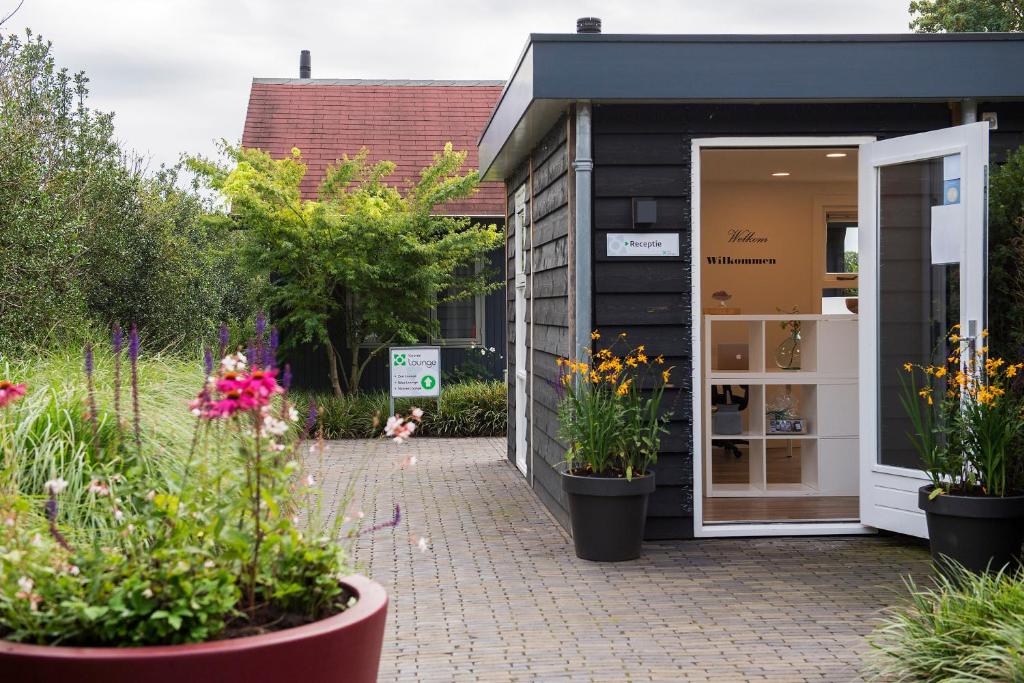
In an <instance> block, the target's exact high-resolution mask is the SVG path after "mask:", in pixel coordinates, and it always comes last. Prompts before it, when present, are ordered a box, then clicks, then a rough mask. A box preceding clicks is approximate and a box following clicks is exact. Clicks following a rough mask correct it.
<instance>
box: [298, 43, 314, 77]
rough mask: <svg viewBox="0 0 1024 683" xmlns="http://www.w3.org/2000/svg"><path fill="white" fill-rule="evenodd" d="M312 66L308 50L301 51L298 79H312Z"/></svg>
mask: <svg viewBox="0 0 1024 683" xmlns="http://www.w3.org/2000/svg"><path fill="white" fill-rule="evenodd" d="M312 76H313V64H312V59H311V58H310V56H309V50H303V51H302V54H301V55H299V78H312Z"/></svg>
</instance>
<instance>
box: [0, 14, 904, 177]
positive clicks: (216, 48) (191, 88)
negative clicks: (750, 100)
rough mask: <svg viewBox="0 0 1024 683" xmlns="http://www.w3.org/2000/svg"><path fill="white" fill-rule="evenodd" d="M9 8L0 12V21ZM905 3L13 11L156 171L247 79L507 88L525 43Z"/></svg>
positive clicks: (771, 25)
mask: <svg viewBox="0 0 1024 683" xmlns="http://www.w3.org/2000/svg"><path fill="white" fill-rule="evenodd" d="M16 4H17V0H0V16H3V15H5V14H7V12H9V11H10V10H11V9H13V7H14V6H15V5H16ZM908 4H909V3H908V2H907V0H674V1H673V0H632V1H630V0H516V2H505V1H502V2H495V1H493V0H390V1H388V2H381V1H378V0H360V1H359V2H352V1H351V0H333V1H332V0H25V4H24V6H23V7H22V9H21V11H20V12H18V13H17V14H16V15H15V16H14V18H13V19H11V20H10V21H9V22H7V24H6V25H4V26H3V28H0V31H3V32H11V31H19V32H20V31H23V30H24V29H25V28H31V29H32V30H33V31H34V32H36V33H40V34H42V35H43V36H44V37H45V38H47V39H49V40H51V41H52V42H53V43H54V49H55V53H56V56H57V59H58V61H59V63H60V64H61V65H63V66H67V67H69V68H70V69H71V70H73V71H77V70H84V71H85V72H86V75H88V77H89V79H90V81H91V84H90V88H91V91H92V96H91V103H92V106H93V107H96V108H99V109H102V110H106V111H114V112H116V119H115V120H116V125H117V134H118V136H119V137H120V138H121V139H122V140H124V141H125V142H126V143H127V144H128V145H129V146H130V147H132V148H134V149H135V150H137V151H138V152H140V153H142V154H144V155H147V156H148V157H149V158H150V160H151V161H150V164H151V165H152V166H155V165H157V164H159V163H160V162H173V161H175V160H176V159H177V158H178V155H179V154H180V153H182V152H189V153H196V152H199V153H210V152H211V151H212V149H213V141H214V140H215V139H219V138H222V137H224V138H228V139H229V140H237V139H239V138H240V137H241V134H242V124H243V121H244V118H245V108H246V103H247V101H248V94H249V85H250V82H251V79H252V78H253V77H277V78H282V77H289V78H290V77H296V76H297V75H298V61H299V51H300V50H302V49H308V50H311V51H312V53H313V77H314V78H480V79H504V78H507V77H508V76H509V74H510V72H511V70H512V68H513V66H514V64H515V60H516V58H517V57H518V55H519V53H520V51H521V50H522V47H523V45H524V43H525V41H526V37H527V34H529V33H531V32H535V33H563V32H572V31H574V30H575V20H576V18H577V17H580V16H598V17H601V18H602V20H603V22H604V31H605V32H606V33H898V32H905V31H907V30H908V29H907V22H908V21H909V17H908V13H907V5H908Z"/></svg>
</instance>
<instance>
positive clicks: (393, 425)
mask: <svg viewBox="0 0 1024 683" xmlns="http://www.w3.org/2000/svg"><path fill="white" fill-rule="evenodd" d="M401 426H402V418H400V417H398V416H397V415H392V416H391V417H389V418H388V421H387V423H385V425H384V433H385V434H387V435H388V436H392V435H394V433H395V430H396V429H399V428H400V427H401Z"/></svg>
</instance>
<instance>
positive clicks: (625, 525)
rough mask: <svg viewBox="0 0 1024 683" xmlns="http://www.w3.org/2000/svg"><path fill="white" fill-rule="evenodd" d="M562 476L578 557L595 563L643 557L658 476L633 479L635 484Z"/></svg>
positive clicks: (606, 478)
mask: <svg viewBox="0 0 1024 683" xmlns="http://www.w3.org/2000/svg"><path fill="white" fill-rule="evenodd" d="M561 475H562V489H563V490H564V491H565V493H566V496H567V497H568V499H569V518H570V519H571V521H572V540H573V544H574V545H575V546H576V556H577V557H581V558H583V559H584V560H593V561H595V562H622V561H623V560H633V559H636V558H637V557H640V545H641V543H642V542H643V540H644V522H645V521H646V519H647V497H648V496H649V495H650V494H651V492H653V491H654V473H650V474H646V475H644V476H642V477H633V479H632V480H631V481H627V480H625V479H619V478H609V477H578V476H576V475H572V474H568V473H566V472H562V473H561Z"/></svg>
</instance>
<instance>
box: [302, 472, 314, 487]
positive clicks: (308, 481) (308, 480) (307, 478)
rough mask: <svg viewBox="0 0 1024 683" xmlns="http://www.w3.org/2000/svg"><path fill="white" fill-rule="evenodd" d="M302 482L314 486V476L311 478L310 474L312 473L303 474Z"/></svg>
mask: <svg viewBox="0 0 1024 683" xmlns="http://www.w3.org/2000/svg"><path fill="white" fill-rule="evenodd" d="M302 484H303V485H304V486H316V479H314V478H313V475H312V474H307V475H306V476H305V477H304V478H303V479H302Z"/></svg>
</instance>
